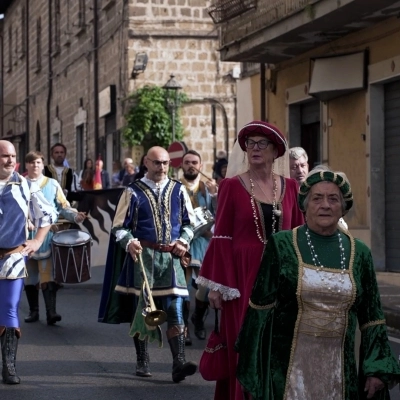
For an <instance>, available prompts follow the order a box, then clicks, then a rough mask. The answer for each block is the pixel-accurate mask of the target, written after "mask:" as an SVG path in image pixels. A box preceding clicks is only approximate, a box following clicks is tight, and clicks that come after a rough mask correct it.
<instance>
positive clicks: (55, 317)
mask: <svg viewBox="0 0 400 400" xmlns="http://www.w3.org/2000/svg"><path fill="white" fill-rule="evenodd" d="M57 290H58V286H57V284H56V283H55V282H47V283H43V284H42V292H43V298H44V303H45V304H46V317H47V325H54V324H55V323H56V322H58V321H61V315H60V314H57V311H56V299H57Z"/></svg>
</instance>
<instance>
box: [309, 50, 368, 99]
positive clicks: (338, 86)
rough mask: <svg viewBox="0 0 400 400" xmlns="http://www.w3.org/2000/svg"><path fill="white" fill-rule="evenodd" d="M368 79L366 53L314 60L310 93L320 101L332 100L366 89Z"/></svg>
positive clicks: (311, 66)
mask: <svg viewBox="0 0 400 400" xmlns="http://www.w3.org/2000/svg"><path fill="white" fill-rule="evenodd" d="M366 77H367V52H366V51H363V52H358V53H351V54H341V55H335V56H327V57H321V58H312V59H311V60H310V89H309V92H308V93H309V95H310V96H313V97H315V98H317V99H319V100H320V101H328V100H332V99H334V98H336V97H339V96H343V95H346V94H350V93H353V92H356V91H358V90H363V89H365V88H366V84H367V79H366Z"/></svg>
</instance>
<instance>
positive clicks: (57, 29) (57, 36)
mask: <svg viewBox="0 0 400 400" xmlns="http://www.w3.org/2000/svg"><path fill="white" fill-rule="evenodd" d="M60 49H61V11H60V0H54V47H53V56H55V55H57V54H58V53H59V52H60Z"/></svg>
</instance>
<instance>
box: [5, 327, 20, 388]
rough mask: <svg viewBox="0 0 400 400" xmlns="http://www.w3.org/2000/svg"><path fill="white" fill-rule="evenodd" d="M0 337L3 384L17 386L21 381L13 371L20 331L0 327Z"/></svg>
mask: <svg viewBox="0 0 400 400" xmlns="http://www.w3.org/2000/svg"><path fill="white" fill-rule="evenodd" d="M0 336H1V337H0V339H1V356H2V359H3V370H2V376H3V382H4V383H6V384H8V385H17V384H18V383H20V381H21V380H20V379H19V377H18V376H17V371H16V370H15V360H16V357H17V348H18V339H19V338H20V337H21V331H20V330H19V329H18V328H6V327H4V326H0Z"/></svg>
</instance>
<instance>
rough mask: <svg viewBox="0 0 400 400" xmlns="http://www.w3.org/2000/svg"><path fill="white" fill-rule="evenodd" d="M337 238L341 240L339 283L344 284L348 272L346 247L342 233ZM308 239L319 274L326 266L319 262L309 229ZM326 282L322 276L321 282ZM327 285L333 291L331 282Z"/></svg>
mask: <svg viewBox="0 0 400 400" xmlns="http://www.w3.org/2000/svg"><path fill="white" fill-rule="evenodd" d="M337 236H338V240H339V251H340V268H341V271H340V277H339V282H340V283H344V273H345V271H346V257H345V255H344V247H343V243H342V237H341V236H340V232H338V233H337ZM306 237H307V244H308V247H309V248H310V253H311V257H312V260H313V263H314V265H315V266H316V267H317V272H320V271H323V270H324V266H323V265H322V264H321V262H320V261H319V258H318V255H317V253H316V252H315V248H314V245H313V244H312V242H311V236H310V231H309V230H308V227H307V230H306ZM324 280H325V278H324V277H323V276H321V281H324ZM328 280H330V278H328ZM326 285H327V287H328V290H332V288H331V285H330V283H329V282H326ZM338 293H340V289H339V290H338Z"/></svg>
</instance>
